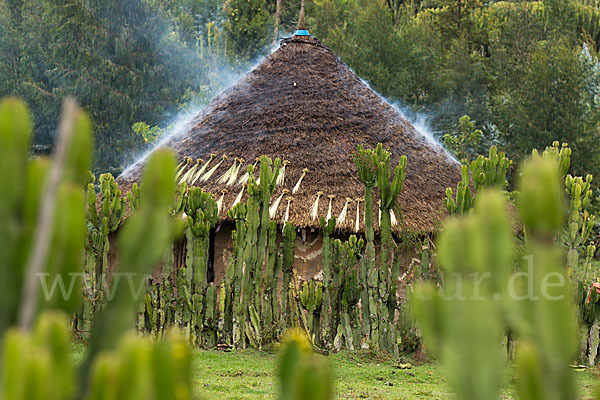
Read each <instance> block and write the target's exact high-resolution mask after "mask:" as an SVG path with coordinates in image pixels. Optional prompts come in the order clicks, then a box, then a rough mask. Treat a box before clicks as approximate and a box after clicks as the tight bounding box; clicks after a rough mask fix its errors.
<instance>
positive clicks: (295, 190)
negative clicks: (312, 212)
mask: <svg viewBox="0 0 600 400" xmlns="http://www.w3.org/2000/svg"><path fill="white" fill-rule="evenodd" d="M307 173H308V168H304V169H303V170H302V175H300V179H298V182H296V186H294V189H292V194H296V193H297V192H298V190H300V184H301V183H302V179H304V177H305V176H306V174H307Z"/></svg>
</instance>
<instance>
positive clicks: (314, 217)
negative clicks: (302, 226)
mask: <svg viewBox="0 0 600 400" xmlns="http://www.w3.org/2000/svg"><path fill="white" fill-rule="evenodd" d="M321 196H323V192H321V191H319V192H317V198H316V199H315V202H314V203H313V205H312V209H311V212H310V219H311V220H312V221H316V220H317V218H318V216H319V215H318V214H319V199H320V198H321Z"/></svg>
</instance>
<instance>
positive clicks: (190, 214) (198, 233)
mask: <svg viewBox="0 0 600 400" xmlns="http://www.w3.org/2000/svg"><path fill="white" fill-rule="evenodd" d="M185 212H186V214H187V225H188V229H187V232H186V237H187V243H186V273H185V277H186V280H187V282H186V289H187V290H184V295H186V296H190V297H189V299H188V300H187V301H185V302H184V304H188V305H189V304H191V305H192V309H191V310H189V315H190V317H191V320H187V319H186V320H185V322H186V323H187V324H189V328H188V329H190V332H191V333H192V336H193V338H195V340H196V342H197V343H198V344H202V342H203V339H202V338H200V337H199V336H200V334H201V333H205V332H206V330H204V329H203V326H204V321H205V315H204V314H205V312H211V313H214V307H215V306H216V296H215V298H214V299H211V300H215V304H214V305H211V306H212V307H213V308H212V309H211V310H208V306H207V304H206V303H207V298H206V296H207V293H206V291H207V288H208V280H207V279H208V277H207V273H208V252H209V245H210V230H211V229H212V228H213V227H214V226H215V224H216V223H217V221H218V207H217V203H216V202H215V200H214V199H213V197H212V195H211V194H210V193H206V192H204V191H202V189H200V188H197V187H192V188H190V191H189V194H188V198H187V201H186V205H185ZM213 294H214V293H213ZM184 315H186V316H187V315H188V313H187V312H184ZM213 318H214V315H213ZM210 336H211V337H210V338H205V339H206V340H208V341H209V342H214V341H215V339H214V338H213V337H212V336H213V332H212V331H211V332H210Z"/></svg>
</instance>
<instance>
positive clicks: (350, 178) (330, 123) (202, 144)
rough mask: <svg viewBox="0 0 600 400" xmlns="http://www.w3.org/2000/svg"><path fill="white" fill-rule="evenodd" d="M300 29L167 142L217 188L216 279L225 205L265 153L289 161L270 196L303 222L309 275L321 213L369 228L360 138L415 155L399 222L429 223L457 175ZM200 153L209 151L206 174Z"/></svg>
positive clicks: (300, 248)
mask: <svg viewBox="0 0 600 400" xmlns="http://www.w3.org/2000/svg"><path fill="white" fill-rule="evenodd" d="M299 33H300V34H297V35H295V36H293V37H292V38H289V39H284V40H282V41H281V45H280V47H279V49H278V50H277V51H275V52H274V53H272V54H271V55H269V56H268V57H266V58H265V59H264V60H263V62H261V63H260V65H258V66H257V67H256V68H255V69H253V70H252V71H251V72H249V73H248V74H246V75H245V76H244V77H242V78H241V79H240V80H239V81H238V82H237V83H236V84H235V85H233V86H232V87H230V88H229V89H227V90H225V91H224V92H223V93H222V94H221V95H219V96H218V97H216V98H215V99H214V100H213V101H212V103H211V104H210V105H209V106H207V107H206V108H205V109H204V110H203V111H202V112H201V113H200V114H198V116H197V117H195V118H194V119H193V121H192V122H191V124H190V125H189V126H188V127H187V128H186V129H183V130H181V131H180V132H178V133H175V134H173V135H172V136H171V137H169V138H168V139H167V140H166V141H165V142H164V143H163V144H161V147H168V148H171V149H173V150H174V151H175V152H176V154H177V156H178V158H179V160H180V161H183V162H185V161H184V160H185V159H186V157H189V158H190V159H191V160H193V161H192V162H191V163H190V165H189V166H188V167H187V168H184V169H183V170H182V171H181V174H180V176H179V179H182V178H184V177H185V179H187V180H188V183H190V184H191V185H192V186H200V187H202V188H203V189H204V190H207V191H209V192H211V193H213V194H214V196H215V200H218V202H219V204H220V213H219V216H220V224H219V226H218V227H217V229H216V234H215V238H214V242H213V243H214V244H213V246H214V262H213V263H212V264H213V268H214V272H215V280H216V283H217V284H218V283H219V281H220V278H221V277H222V276H223V274H224V271H225V267H226V264H227V260H228V259H229V254H230V251H231V229H232V225H231V223H230V222H228V221H227V210H228V209H230V208H231V207H232V206H233V205H234V203H236V202H237V201H239V200H240V195H241V200H242V201H244V200H245V195H246V194H245V192H244V191H243V189H244V187H243V173H244V171H245V170H246V168H247V165H248V164H253V163H255V160H256V158H257V157H259V156H261V155H266V156H269V157H271V158H273V159H274V158H277V157H279V158H281V159H282V160H284V163H285V165H286V166H285V172H284V180H283V182H281V184H280V185H278V186H277V188H276V191H275V193H274V195H273V198H272V200H271V204H272V208H273V216H274V219H276V220H277V221H280V222H281V223H283V222H284V220H285V219H287V220H288V221H290V222H292V223H293V224H294V225H295V226H296V227H297V228H298V230H299V234H298V239H297V249H296V250H297V251H296V258H297V260H296V267H297V270H298V272H299V273H300V275H301V276H304V277H307V276H310V275H312V274H314V273H316V272H317V271H318V270H319V266H320V249H321V244H320V235H319V230H320V224H319V217H325V216H327V215H331V216H335V217H338V216H340V214H345V218H344V219H343V220H341V219H339V220H338V226H337V228H338V229H339V232H340V234H341V235H347V234H349V233H351V232H353V231H356V232H357V233H359V234H360V233H361V232H362V231H363V229H364V222H363V217H364V209H363V207H364V202H361V201H360V199H361V198H362V197H363V196H364V186H363V185H362V184H361V182H360V181H359V180H358V174H357V169H356V166H355V165H354V163H353V160H352V152H353V150H354V149H356V146H357V145H358V144H363V145H364V146H365V147H375V146H376V145H377V144H378V143H380V142H381V143H382V144H383V146H384V147H386V148H388V149H389V150H390V151H391V153H392V154H393V159H392V163H397V162H398V158H399V157H400V156H401V155H406V156H407V157H408V168H407V172H406V181H405V185H404V189H403V191H402V193H401V195H400V198H399V200H398V204H397V208H396V209H397V210H398V211H401V215H397V216H396V219H397V220H398V223H397V224H396V225H395V226H394V230H395V231H396V232H400V231H401V230H403V229H405V230H410V231H416V232H423V233H427V232H432V231H433V230H434V229H435V227H436V223H437V222H438V221H439V220H440V218H441V217H442V216H443V198H444V196H445V189H446V188H447V187H453V186H454V185H455V184H456V182H457V181H458V180H459V179H460V166H459V164H458V163H457V162H456V161H454V160H453V159H452V158H450V157H449V156H448V155H447V153H445V151H444V150H443V149H441V148H440V147H439V146H437V145H436V144H434V143H433V142H432V141H430V140H428V139H427V138H426V137H425V136H424V135H423V134H421V133H419V132H418V131H417V130H415V128H414V127H413V126H412V125H411V124H410V123H409V122H408V121H407V120H405V119H404V118H403V117H402V116H401V114H400V113H399V112H398V111H397V110H396V109H395V108H394V107H392V106H391V105H390V104H388V103H387V102H386V101H384V100H383V99H382V98H381V97H380V96H379V95H378V94H376V93H375V92H374V91H373V90H371V89H370V88H369V86H368V85H367V84H366V83H365V82H363V81H362V80H361V79H360V78H359V77H358V76H357V75H356V74H355V73H354V72H353V71H352V70H351V69H350V68H349V67H348V66H347V65H345V64H344V63H343V62H342V61H341V60H340V59H339V58H338V57H337V56H336V55H335V54H334V53H333V52H332V51H331V50H329V49H328V48H327V47H325V46H324V45H323V44H321V43H320V42H319V40H317V39H315V38H312V37H310V36H307V35H305V32H299ZM197 159H202V160H203V161H204V162H206V161H207V160H208V161H210V162H209V163H208V166H207V167H205V169H204V170H203V171H202V174H201V175H202V176H200V175H199V174H198V172H200V168H199V167H196V164H197V163H196V160H197ZM200 165H206V163H205V164H200ZM142 167H143V160H142V161H140V162H138V163H137V164H136V165H134V166H133V167H131V168H129V169H128V170H127V171H126V172H125V173H124V174H123V175H121V176H120V177H119V178H118V182H119V184H120V185H121V186H123V187H125V189H127V188H129V187H130V186H131V184H132V183H133V182H134V181H136V180H138V179H139V178H140V176H141V170H142ZM215 167H216V169H215ZM193 168H196V169H195V170H194V171H193V172H194V173H190V174H188V176H187V177H186V176H185V175H186V172H189V171H191V170H192V169H193ZM236 169H239V170H238V171H236ZM226 173H229V174H228V176H227V179H223V177H224V176H225V175H226ZM233 175H235V177H233ZM194 178H196V179H194ZM204 178H205V179H204ZM317 199H318V200H317ZM357 200H358V201H357ZM317 201H318V204H317ZM376 202H377V201H375V202H374V203H375V207H377V206H376ZM313 208H314V210H316V214H315V213H314V212H313V211H314V210H313ZM344 209H345V212H344V213H343V212H342V211H343V210H344ZM375 216H377V210H375ZM357 218H358V219H357ZM375 220H376V221H375V223H376V229H377V218H375Z"/></svg>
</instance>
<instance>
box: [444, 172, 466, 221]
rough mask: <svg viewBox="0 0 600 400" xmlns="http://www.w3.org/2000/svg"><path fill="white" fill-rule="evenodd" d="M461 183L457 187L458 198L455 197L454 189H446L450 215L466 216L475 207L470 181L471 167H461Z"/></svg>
mask: <svg viewBox="0 0 600 400" xmlns="http://www.w3.org/2000/svg"><path fill="white" fill-rule="evenodd" d="M461 177H462V179H461V181H460V182H459V183H458V184H457V185H456V196H455V197H453V192H452V189H450V188H446V198H445V199H444V203H445V204H446V208H447V209H448V213H450V215H454V214H465V213H466V212H467V211H469V210H470V209H471V207H472V206H473V196H472V195H471V186H470V181H469V167H468V166H466V165H463V166H461Z"/></svg>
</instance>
